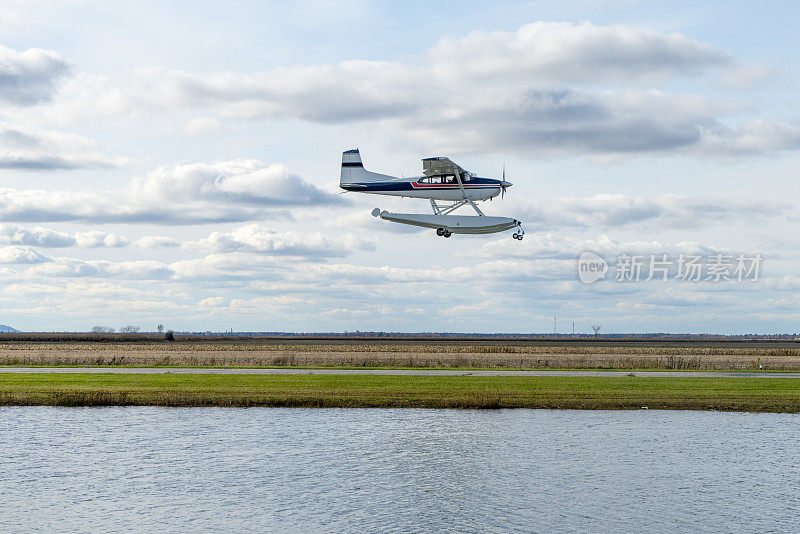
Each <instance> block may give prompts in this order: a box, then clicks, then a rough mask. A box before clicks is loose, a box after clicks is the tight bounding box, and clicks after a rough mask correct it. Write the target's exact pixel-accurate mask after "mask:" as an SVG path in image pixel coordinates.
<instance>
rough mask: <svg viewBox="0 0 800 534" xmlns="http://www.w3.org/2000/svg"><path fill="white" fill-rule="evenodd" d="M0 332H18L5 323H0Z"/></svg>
mask: <svg viewBox="0 0 800 534" xmlns="http://www.w3.org/2000/svg"><path fill="white" fill-rule="evenodd" d="M0 332H3V333H8V332H19V330H17V329H16V328H11V327H10V326H8V325H7V324H0Z"/></svg>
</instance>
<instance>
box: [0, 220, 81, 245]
mask: <svg viewBox="0 0 800 534" xmlns="http://www.w3.org/2000/svg"><path fill="white" fill-rule="evenodd" d="M0 243H3V244H7V245H28V246H38V247H48V248H50V247H53V248H55V247H72V246H75V237H74V236H72V235H71V234H68V233H65V232H59V231H57V230H53V229H51V228H45V227H43V226H36V227H33V228H24V227H22V226H18V225H15V224H4V225H0Z"/></svg>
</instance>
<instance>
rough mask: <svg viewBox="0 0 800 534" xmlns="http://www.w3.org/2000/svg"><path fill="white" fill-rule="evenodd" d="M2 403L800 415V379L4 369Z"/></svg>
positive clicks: (0, 384) (0, 389)
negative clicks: (30, 371) (642, 410)
mask: <svg viewBox="0 0 800 534" xmlns="http://www.w3.org/2000/svg"><path fill="white" fill-rule="evenodd" d="M0 405H48V406H143V405H151V406H243V407H244V406H276V407H277V406H292V407H343V408H373V407H386V408H400V407H403V408H405V407H409V408H410V407H414V408H570V409H639V408H641V407H643V406H647V407H648V408H650V409H670V410H735V411H755V412H800V379H795V378H727V377H726V378H686V377H683V378H682V377H674V378H673V377H669V378H643V377H552V376H543V377H538V376H537V377H507V376H503V377H474V376H352V375H344V376H342V375H333V376H330V375H177V374H176V375H171V374H158V375H152V374H111V373H103V374H79V373H74V374H72V373H70V374H65V373H57V374H56V373H35V374H16V373H0Z"/></svg>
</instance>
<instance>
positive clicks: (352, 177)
mask: <svg viewBox="0 0 800 534" xmlns="http://www.w3.org/2000/svg"><path fill="white" fill-rule="evenodd" d="M393 178H394V176H387V175H385V174H378V173H377V172H369V171H368V170H366V169H364V164H363V163H361V153H360V152H359V151H358V149H357V148H354V149H353V150H345V151H344V152H342V174H341V175H340V176H339V185H345V184H354V183H364V182H382V181H386V180H392V179H393Z"/></svg>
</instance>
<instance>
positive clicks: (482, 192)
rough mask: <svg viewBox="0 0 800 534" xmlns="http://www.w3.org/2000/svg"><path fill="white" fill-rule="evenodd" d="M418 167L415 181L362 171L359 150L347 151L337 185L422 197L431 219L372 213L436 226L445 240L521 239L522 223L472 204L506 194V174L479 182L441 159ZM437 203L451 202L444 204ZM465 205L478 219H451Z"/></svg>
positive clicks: (522, 233)
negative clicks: (502, 235) (500, 235)
mask: <svg viewBox="0 0 800 534" xmlns="http://www.w3.org/2000/svg"><path fill="white" fill-rule="evenodd" d="M422 168H423V171H422V172H423V173H424V174H423V176H417V177H413V178H399V177H396V176H389V175H387V174H380V173H377V172H370V171H368V170H366V169H364V165H363V163H362V162H361V154H360V153H359V151H358V149H354V150H347V151H345V152H343V153H342V171H341V176H340V178H339V187H341V188H342V189H344V190H345V191H352V192H356V193H367V194H372V195H389V196H399V197H408V198H426V199H428V200H429V201H430V203H431V208H433V215H424V214H415V213H390V212H388V211H381V210H380V209H378V208H375V209H374V210H373V211H372V214H373V215H374V216H375V217H380V218H381V219H384V220H387V221H391V222H396V223H401V224H408V225H412V226H422V227H425V228H434V229H436V233H437V234H438V235H440V236H443V237H450V235H451V234H490V233H495V232H503V231H506V230H511V229H516V231H515V232H514V238H515V239H519V240H522V236H523V235H524V234H525V232H524V231H523V230H522V223H521V222H520V221H518V220H516V219H512V218H510V217H487V216H485V215H484V214H483V212H482V211H481V210H480V209H479V208H478V206H477V205H476V204H475V202H476V201H482V200H489V199H491V198H493V197H496V196H497V195H501V194H503V193H505V190H506V188H508V187H510V186H511V185H512V184H511V183H509V182H506V181H505V176H504V177H503V179H502V180H496V179H493V178H480V177H478V176H475V175H474V174H472V173H470V172H468V171H465V170H464V169H462V168H461V167H459V166H458V165H456V164H455V163H453V162H452V161H450V160H449V159H448V158H444V157H435V158H425V159H423V160H422ZM503 174H505V172H504V173H503ZM436 201H444V202H452V204H450V205H444V206H442V205H439V204H437V203H436ZM466 205H469V206H471V207H472V208H473V209H474V210H475V212H476V213H477V215H450V213H452V212H453V211H454V210H456V209H458V208H460V207H462V206H466Z"/></svg>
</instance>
